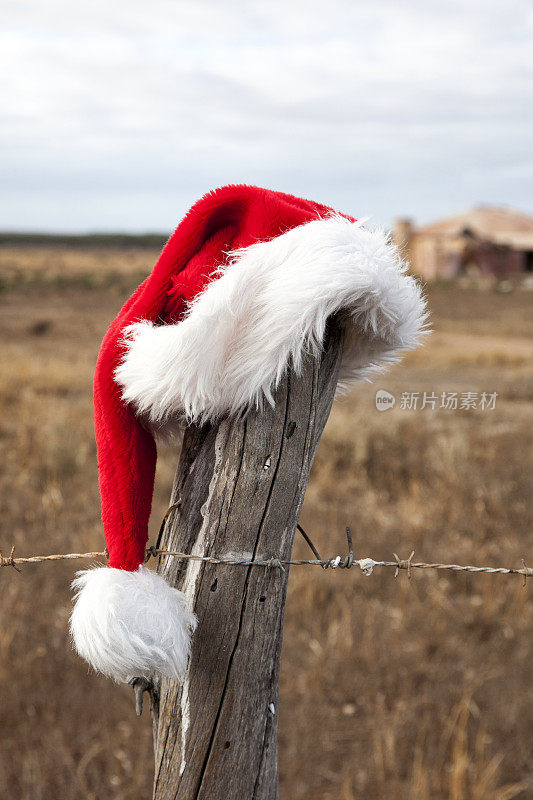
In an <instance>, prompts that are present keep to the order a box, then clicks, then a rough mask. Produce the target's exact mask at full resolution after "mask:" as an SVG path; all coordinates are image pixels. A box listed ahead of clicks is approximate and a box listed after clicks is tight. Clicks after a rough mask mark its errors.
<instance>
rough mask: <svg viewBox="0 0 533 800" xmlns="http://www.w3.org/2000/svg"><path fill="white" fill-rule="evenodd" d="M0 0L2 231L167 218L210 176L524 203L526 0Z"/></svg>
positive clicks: (532, 34) (527, 159) (401, 208)
mask: <svg viewBox="0 0 533 800" xmlns="http://www.w3.org/2000/svg"><path fill="white" fill-rule="evenodd" d="M2 8H3V10H2V12H1V19H0V82H1V86H2V102H1V106H0V108H1V115H2V119H1V120H0V142H1V152H2V159H1V161H2V163H1V174H0V181H1V203H0V229H3V230H6V229H11V230H14V229H17V230H24V229H26V230H53V231H87V230H128V231H146V230H157V231H169V230H171V229H172V228H174V227H175V225H176V223H177V222H178V221H179V219H180V218H181V216H182V215H183V213H184V211H185V210H186V209H187V208H188V207H189V206H190V205H191V204H192V203H193V202H194V201H195V200H197V199H198V198H199V197H200V196H201V195H202V194H204V193H205V192H206V191H207V190H209V189H211V188H214V187H216V186H219V185H222V184H225V183H253V184H257V185H263V186H268V187H269V188H274V189H280V190H283V191H286V192H290V193H293V194H298V195H302V196H308V197H310V198H312V199H315V200H318V201H320V202H324V203H327V204H331V205H334V206H336V207H337V208H339V209H340V210H342V211H346V212H350V213H352V214H354V215H355V216H368V215H370V216H372V218H373V219H374V220H375V221H376V222H378V223H383V224H389V223H390V222H391V221H392V219H393V218H394V217H395V216H396V215H412V216H413V217H415V218H416V219H417V220H418V221H428V220H430V219H433V218H438V217H439V216H441V215H444V214H450V213H454V212H455V211H457V210H460V209H462V208H464V207H468V206H470V205H472V204H476V203H480V202H484V203H498V204H506V205H512V206H516V207H518V208H522V209H524V210H526V211H531V212H533V191H532V187H533V153H532V143H533V4H532V3H531V0H506V1H505V2H502V0H451V1H450V2H446V0H439V2H435V1H434V0H411V2H409V0H407V2H403V3H400V2H397V0H373V1H372V2H356V1H355V2H354V0H346V1H345V2H343V1H341V0H327V2H323V0H321V1H320V2H315V1H314V0H304V2H291V0H284V1H283V2H278V0H265V2H255V1H254V0H239V2H232V0H212V2H209V0H192V2H186V1H184V0H168V1H167V0H145V1H144V2H139V1H138V0H114V1H113V2H111V0H91V2H81V1H80V2H73V0H47V2H43V0H17V2H16V3H10V2H6V0H4V2H3V4H2Z"/></svg>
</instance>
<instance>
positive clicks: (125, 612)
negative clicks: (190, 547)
mask: <svg viewBox="0 0 533 800" xmlns="http://www.w3.org/2000/svg"><path fill="white" fill-rule="evenodd" d="M72 588H73V589H75V590H76V597H75V605H74V610H73V612H72V615H71V618H70V631H71V634H72V636H73V639H74V645H75V648H76V650H77V652H78V653H79V655H80V656H82V658H84V659H85V660H86V661H88V662H89V664H90V665H91V666H92V667H93V668H94V669H95V670H96V671H97V672H101V673H103V674H104V675H107V676H108V677H110V678H114V680H116V681H119V682H127V681H128V680H129V678H131V677H145V678H149V677H150V676H151V675H153V674H154V673H156V672H159V673H161V674H163V675H166V676H167V677H168V678H174V679H178V678H180V677H181V676H183V674H184V672H185V670H186V668H187V662H188V659H189V653H190V648H191V643H190V640H191V633H192V632H193V631H194V629H195V627H196V617H195V616H194V614H193V613H192V611H191V610H190V609H189V605H188V601H187V598H186V597H185V595H184V594H183V593H182V592H180V591H178V590H177V589H173V588H172V587H171V586H169V585H168V583H166V582H165V581H164V580H163V578H162V577H161V576H160V575H157V573H155V572H152V571H151V570H149V569H147V568H146V567H143V566H140V567H139V569H138V570H136V571H135V572H126V571H125V570H121V569H114V568H112V567H96V568H94V569H88V570H84V571H83V572H78V573H77V574H76V578H75V580H74V581H73V583H72Z"/></svg>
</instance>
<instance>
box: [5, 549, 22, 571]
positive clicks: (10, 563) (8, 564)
mask: <svg viewBox="0 0 533 800" xmlns="http://www.w3.org/2000/svg"><path fill="white" fill-rule="evenodd" d="M14 555H15V545H13V547H12V548H11V553H10V554H9V555H8V556H7V558H6V557H5V556H3V555H2V551H1V550H0V567H13V569H14V570H16V571H17V572H22V570H21V569H19V568H18V567H17V564H16V561H15V559H14ZM17 560H18V559H17Z"/></svg>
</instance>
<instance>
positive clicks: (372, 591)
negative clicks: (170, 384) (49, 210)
mask: <svg viewBox="0 0 533 800" xmlns="http://www.w3.org/2000/svg"><path fill="white" fill-rule="evenodd" d="M104 256H105V257H104V258H103V257H102V252H101V251H99V252H98V253H97V254H92V255H91V254H90V253H84V254H83V263H82V264H80V261H79V260H78V259H79V253H66V254H65V253H63V255H62V258H63V260H62V261H61V263H59V264H58V263H56V262H54V258H55V256H52V255H51V253H50V252H44V253H41V254H40V255H39V253H38V252H37V251H35V254H32V255H31V257H30V260H29V262H28V261H27V260H24V259H28V258H29V256H28V252H27V248H26V250H25V252H24V253H22V254H21V252H20V251H17V250H16V249H15V250H14V249H13V248H11V249H10V250H9V253H7V254H6V253H3V254H0V264H1V265H2V269H3V268H4V266H5V263H6V261H5V260H6V258H8V257H9V258H8V260H9V259H10V261H9V264H10V267H9V271H8V272H9V280H8V281H5V282H4V285H5V286H6V285H7V289H6V290H5V291H4V293H3V295H2V296H1V298H0V299H1V302H2V314H1V317H0V327H1V330H0V335H1V337H2V342H3V358H2V362H1V366H0V369H1V382H2V387H3V392H2V399H1V403H2V406H1V415H0V443H1V446H2V465H3V470H2V477H1V479H0V480H1V484H0V496H1V499H2V509H1V516H0V519H1V524H2V534H1V538H0V546H1V547H2V548H3V549H4V551H6V550H8V549H9V547H10V546H11V544H12V543H14V544H15V545H16V547H17V552H18V554H20V555H26V554H34V553H48V552H67V551H70V550H78V549H79V550H91V549H100V548H101V546H102V538H101V532H100V525H99V506H98V503H99V501H98V491H97V482H96V463H95V448H94V443H93V434H92V416H91V415H92V408H91V377H92V370H93V365H94V360H95V357H96V353H97V350H98V345H99V342H100V340H101V337H102V335H103V333H104V331H105V328H106V325H107V323H108V322H109V321H110V320H111V318H112V317H113V315H114V314H115V312H116V311H117V310H118V308H119V306H120V304H121V302H122V299H123V298H124V297H125V296H126V294H127V293H128V291H129V290H130V289H131V288H132V287H133V285H134V282H135V280H136V279H137V274H138V273H139V274H141V273H142V272H146V270H147V269H148V268H149V266H150V265H151V263H152V262H153V256H152V255H151V254H147V253H146V252H144V253H143V252H140V253H136V254H135V255H134V256H133V255H132V253H124V254H122V255H120V254H117V252H116V251H113V253H108V254H107V255H106V254H104ZM17 259H18V260H17ZM39 259H40V260H39ZM42 263H46V264H48V266H47V268H46V269H47V270H48V271H47V272H45V277H44V278H42V279H41V280H39V281H35V280H33V279H32V280H31V281H25V285H24V287H23V289H18V288H16V287H17V286H18V284H19V278H20V276H21V275H22V274H24V270H27V269H28V265H29V266H30V267H31V269H35V270H37V269H38V267H39V264H42ZM110 263H112V265H113V266H112V267H111V268H110V267H109V264H110ZM65 264H67V266H65ZM68 265H73V266H72V267H71V266H68ZM110 269H111V271H112V274H113V275H115V276H116V275H120V281H117V280H115V279H113V280H110V279H109V274H110V273H109V270H110ZM58 272H59V273H61V275H62V276H63V277H62V280H61V281H60V282H58V280H57V275H58ZM80 274H82V275H84V276H89V278H88V279H87V280H85V278H84V282H83V283H80V281H79V275H80ZM91 275H92V276H93V277H92V278H90V276H91ZM106 275H107V278H106ZM102 287H107V288H102ZM430 305H431V308H432V316H433V326H434V328H435V333H434V334H433V336H432V337H431V340H430V341H428V343H427V345H426V347H425V348H424V349H423V350H420V351H418V352H417V353H414V354H412V355H411V356H410V357H409V358H408V359H407V360H406V362H405V363H404V365H402V366H398V367H395V368H394V369H393V370H392V371H391V372H390V373H389V374H388V375H386V376H384V377H383V378H381V379H380V380H379V381H377V383H376V384H375V385H374V386H366V385H365V386H361V387H358V388H357V389H356V390H355V391H354V392H352V394H351V395H350V396H349V397H347V398H345V399H344V400H342V401H340V402H339V403H337V405H336V407H335V410H334V412H333V414H332V416H331V419H330V421H329V423H328V426H327V429H326V432H325V435H324V438H323V441H322V443H321V446H320V448H319V452H318V455H317V459H316V462H315V466H314V469H313V475H312V479H311V483H310V486H309V489H308V493H307V496H306V501H305V504H304V510H303V514H302V523H303V524H304V527H306V528H307V529H308V530H309V532H310V533H311V534H312V536H313V538H314V539H315V541H316V544H317V545H318V547H319V548H320V549H321V551H322V552H324V553H325V554H327V555H335V554H336V553H337V552H339V551H342V550H343V548H344V538H343V537H344V534H343V529H344V526H345V525H346V524H350V525H351V526H352V529H353V532H354V539H355V548H356V554H357V555H358V556H365V555H372V556H375V557H376V558H389V557H390V556H391V553H392V551H393V550H395V551H396V552H399V553H400V554H401V555H403V556H404V557H406V556H407V555H408V554H409V552H410V551H411V549H412V548H415V549H416V553H417V556H418V557H420V558H421V559H424V560H432V559H435V560H445V561H455V562H464V563H478V564H494V565H509V566H512V565H516V566H520V558H521V557H522V556H526V557H527V556H528V555H529V556H530V559H531V560H533V554H532V537H531V517H532V505H531V494H530V492H531V480H530V467H531V461H530V456H531V445H532V438H533V436H532V427H533V426H532V422H533V405H532V399H533V370H532V368H531V355H532V350H531V332H532V330H531V329H532V321H531V317H530V306H531V297H530V295H528V294H527V293H525V292H519V291H517V292H515V293H514V294H510V295H505V296H502V295H497V294H493V293H490V292H475V291H466V290H461V289H458V288H454V287H439V288H435V289H433V290H432V291H431V292H430ZM378 387H381V388H385V389H387V390H389V391H391V392H393V393H394V394H395V395H396V396H397V397H398V398H399V397H400V394H401V392H405V391H409V392H410V391H420V392H424V391H427V392H430V391H434V392H435V393H437V394H440V393H441V392H443V391H446V392H451V391H459V392H463V391H474V392H476V391H477V392H482V391H490V392H493V391H496V392H498V400H497V404H496V409H495V410H494V411H484V412H481V411H480V410H477V411H444V410H439V409H436V410H434V411H432V410H430V409H428V408H426V409H424V410H423V411H421V410H418V411H405V410H402V409H400V408H399V404H398V403H397V405H396V407H395V409H394V410H392V411H387V412H385V413H379V412H377V411H376V409H375V406H374V393H375V390H376V388H378ZM175 461H176V453H175V452H172V450H167V451H165V452H164V453H163V454H162V457H161V459H160V464H159V468H158V482H157V491H156V498H155V504H154V530H155V528H156V527H157V523H158V519H159V518H160V516H161V514H162V513H163V511H164V509H165V508H166V504H167V501H168V497H169V493H170V485H171V479H172V474H173V469H174V466H175ZM306 553H307V551H306V549H305V546H304V544H303V543H302V542H301V541H298V542H297V544H296V547H295V554H296V555H297V556H299V557H307V555H306ZM73 571H74V567H73V565H72V563H68V562H67V563H65V564H46V565H41V566H28V567H26V568H25V569H24V572H23V574H22V575H17V574H16V573H15V572H14V571H12V570H8V569H5V570H3V571H2V573H1V575H0V582H1V583H0V586H1V593H0V612H1V620H2V623H1V626H0V679H1V683H2V702H1V706H0V797H1V798H6V800H7V799H9V800H16V799H17V798H24V799H25V800H26V798H28V800H52V798H53V799H54V800H57V798H61V799H62V800H74V798H76V799H77V798H87V799H88V798H95V799H96V798H97V799H98V800H108V799H111V798H113V800H119V798H120V799H121V800H123V799H124V800H125V798H129V799H130V800H140V799H141V798H146V797H149V796H150V787H151V776H152V753H151V740H150V737H151V732H150V724H149V720H148V716H147V714H146V713H145V717H144V718H142V719H140V720H139V719H137V718H136V717H135V715H134V713H133V704H132V698H131V696H130V691H129V690H128V689H127V688H124V687H117V686H114V685H113V684H111V683H110V682H109V681H106V680H105V679H103V678H99V677H97V676H95V675H91V674H88V673H87V670H86V669H85V667H84V665H83V664H82V663H81V662H80V661H79V660H78V659H77V658H76V657H75V656H74V655H73V654H72V652H71V651H70V649H69V643H68V634H67V620H68V615H69V612H70V591H69V582H70V580H71V578H72V574H73ZM532 589H533V585H532V586H530V588H529V589H527V590H524V589H522V587H521V583H520V580H519V579H518V578H510V577H504V576H484V575H483V576H465V575H457V574H434V573H418V574H415V575H414V576H413V579H412V580H411V581H410V582H409V581H408V580H407V578H406V575H405V574H404V573H402V574H401V575H400V578H399V579H398V580H397V581H394V579H393V578H392V575H391V574H390V573H388V572H387V573H380V572H378V571H376V572H375V573H374V574H373V575H372V576H371V577H368V578H366V577H364V576H363V575H362V574H361V573H360V571H359V570H355V569H354V570H352V571H351V572H340V571H336V572H334V573H322V572H320V571H318V570H315V569H305V568H301V569H299V570H298V569H294V570H293V572H292V574H291V579H290V587H289V595H288V600H287V614H286V625H285V637H284V650H283V665H282V679H281V701H280V773H281V796H282V798H285V800H300V799H302V800H303V798H305V799H306V800H354V798H365V800H389V798H395V800H396V798H398V800H441V799H442V800H511V799H512V798H519V799H520V800H525V798H527V797H532V796H533V766H532V760H531V752H532V749H533V723H532V721H531V720H532V702H531V701H532V683H531V659H532V648H531V641H532V629H533V626H532V616H533V615H532V600H531V598H532V594H531V592H532ZM213 800H217V799H216V798H213Z"/></svg>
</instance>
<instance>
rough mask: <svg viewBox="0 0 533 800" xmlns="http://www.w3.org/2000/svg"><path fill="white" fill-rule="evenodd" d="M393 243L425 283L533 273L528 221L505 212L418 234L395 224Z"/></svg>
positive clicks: (477, 212) (485, 211) (485, 209)
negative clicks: (463, 277) (440, 279)
mask: <svg viewBox="0 0 533 800" xmlns="http://www.w3.org/2000/svg"><path fill="white" fill-rule="evenodd" d="M394 241H395V242H396V244H398V245H399V246H400V247H401V248H402V250H403V252H404V253H405V256H406V257H407V258H408V259H409V260H410V262H411V267H412V270H413V272H416V273H418V274H419V275H421V276H422V277H423V278H425V279H426V280H429V281H431V280H435V279H436V278H443V279H448V280H450V279H454V278H459V277H461V276H471V277H494V278H497V279H505V278H511V279H512V278H515V279H518V278H521V277H522V276H524V275H525V274H526V273H529V274H532V273H533V216H530V215H527V214H521V213H519V212H517V211H512V210H510V209H507V208H498V207H491V206H480V207H478V208H473V209H471V210H470V211H465V212H464V213H463V214H458V215H457V216H455V217H449V218H448V219H443V220H441V221H440V222H434V223H432V224H431V225H425V226H424V227H422V228H415V227H413V224H412V222H411V220H409V219H399V220H397V221H396V224H395V227H394Z"/></svg>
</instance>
